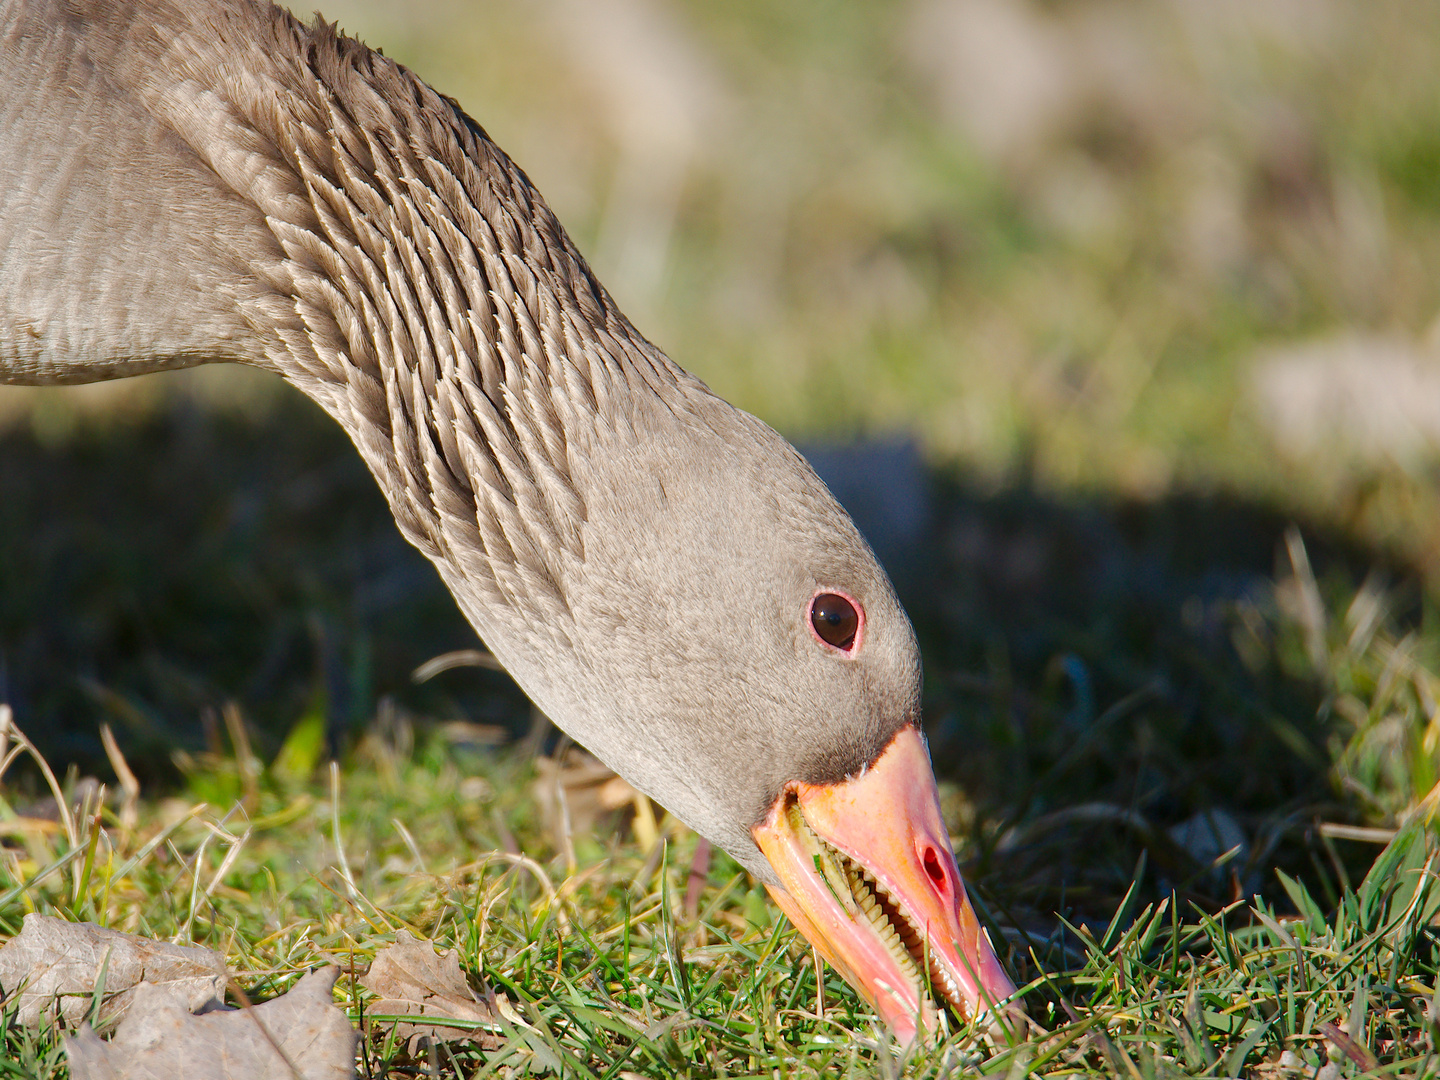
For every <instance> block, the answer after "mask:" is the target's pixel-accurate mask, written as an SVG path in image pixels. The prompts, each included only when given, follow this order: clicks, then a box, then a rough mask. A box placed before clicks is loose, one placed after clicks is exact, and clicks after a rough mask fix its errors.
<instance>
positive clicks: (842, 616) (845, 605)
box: [810, 593, 860, 652]
mask: <svg viewBox="0 0 1440 1080" xmlns="http://www.w3.org/2000/svg"><path fill="white" fill-rule="evenodd" d="M810 625H811V626H813V627H814V628H815V635H816V636H817V637H818V638H819V639H820V640H821V641H823V642H825V644H827V645H833V646H835V648H837V649H839V650H841V651H842V652H849V651H850V650H851V649H852V648H854V647H855V635H856V634H858V633H859V632H860V613H859V612H858V611H856V610H855V605H854V604H852V603H851V602H850V601H849V600H847V599H846V598H845V597H843V596H841V595H839V594H838V593H820V594H819V595H818V596H816V597H815V599H814V600H811V601H810Z"/></svg>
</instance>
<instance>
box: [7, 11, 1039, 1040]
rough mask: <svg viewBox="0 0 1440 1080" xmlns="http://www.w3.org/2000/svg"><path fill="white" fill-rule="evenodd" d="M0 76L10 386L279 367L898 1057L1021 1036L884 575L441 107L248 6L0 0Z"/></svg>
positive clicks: (360, 48) (408, 533)
mask: <svg viewBox="0 0 1440 1080" xmlns="http://www.w3.org/2000/svg"><path fill="white" fill-rule="evenodd" d="M0 88H3V90H0V381H3V382H7V383H29V384H58V383H82V382H88V381H92V380H97V379H113V378H119V377H122V376H128V375H135V374H139V373H142V372H150V371H158V370H162V369H173V368H183V367H187V366H191V365H196V364H202V363H211V362H235V363H240V364H249V365H254V366H255V367H258V368H263V369H267V370H269V371H272V372H277V373H279V374H280V375H281V376H283V377H284V379H286V380H287V381H289V382H290V383H292V384H293V385H294V386H295V387H296V388H298V389H299V390H300V391H301V392H303V393H305V394H308V395H309V396H310V397H311V398H313V399H314V400H315V401H316V402H317V403H319V405H320V406H321V407H322V408H323V409H324V410H325V411H326V412H327V413H329V415H330V416H332V417H333V418H334V419H335V420H336V421H337V422H338V423H339V424H340V425H341V426H342V427H343V428H344V429H345V431H346V432H347V433H348V434H349V436H350V438H351V439H352V440H353V442H354V444H355V447H356V449H357V450H358V451H359V453H360V455H361V456H362V457H363V459H364V461H365V463H366V465H367V466H368V467H369V469H370V471H371V473H372V474H373V475H374V477H375V479H376V481H377V482H378V484H379V486H380V488H381V490H382V491H383V492H384V494H385V497H386V499H387V500H388V502H389V505H390V508H391V510H392V511H393V513H394V516H395V521H396V524H397V525H398V526H399V529H400V531H401V532H402V533H403V534H404V536H405V538H406V539H407V540H408V541H409V542H410V543H411V544H413V545H415V547H417V548H418V549H419V550H420V551H421V552H423V553H424V554H425V555H426V556H427V557H428V558H429V559H430V561H431V562H432V563H434V565H435V568H436V569H437V570H438V571H439V574H440V576H441V578H442V579H443V580H444V582H445V584H446V585H447V586H448V587H449V589H450V591H451V593H452V594H453V595H454V597H455V600H456V602H457V603H458V604H459V606H460V608H461V609H462V611H463V612H464V614H465V615H466V617H467V618H468V619H469V621H470V623H471V624H472V625H473V626H474V628H475V630H476V631H477V633H478V634H479V636H480V638H481V639H483V641H484V643H485V644H486V646H487V647H488V648H489V649H490V651H491V652H492V653H493V654H494V655H495V657H496V658H497V659H498V660H499V662H500V663H501V664H503V665H504V667H505V668H506V669H507V670H508V671H509V672H510V673H511V675H512V676H513V677H514V678H515V680H516V682H517V683H518V684H519V685H520V686H521V687H522V688H523V689H524V690H525V692H526V693H527V694H528V695H529V696H530V698H531V699H532V700H533V701H534V702H535V704H536V705H537V706H538V707H539V708H540V709H541V710H543V711H544V713H545V714H546V715H548V716H549V717H550V718H551V719H553V720H554V722H555V723H556V724H557V725H558V726H559V727H560V728H561V729H563V730H564V731H565V732H567V733H568V734H569V735H570V736H572V737H573V738H574V739H575V740H576V741H577V742H578V743H580V744H581V745H583V746H585V747H587V748H589V749H590V750H591V751H592V752H593V753H594V754H596V755H597V756H598V757H599V758H600V759H601V760H602V761H604V762H605V763H606V764H608V765H609V766H610V767H611V768H613V769H615V770H616V771H617V772H618V773H619V774H620V775H621V776H623V777H625V778H626V779H627V780H628V781H629V782H630V783H631V784H632V785H634V786H635V787H636V788H637V789H639V790H640V791H642V792H644V793H645V794H647V795H649V796H650V797H652V798H653V799H655V800H656V801H657V802H658V803H659V804H660V805H662V806H664V807H666V808H667V809H668V810H669V811H670V812H671V813H673V814H674V815H676V816H677V817H678V818H679V819H680V820H681V821H683V822H685V823H686V824H687V825H689V826H690V827H691V828H693V829H694V830H695V831H696V832H697V833H699V834H700V835H701V836H703V837H706V838H708V839H709V840H710V841H711V842H713V843H714V844H716V845H718V846H719V847H721V848H722V849H724V850H725V851H727V852H729V853H730V854H731V855H732V856H734V858H735V859H736V860H738V862H739V863H740V864H741V865H743V866H744V867H746V868H747V869H748V870H749V871H750V872H751V873H752V874H754V875H755V877H756V878H757V879H759V880H760V881H761V882H763V883H764V884H765V885H766V886H767V887H768V889H769V891H770V893H771V895H772V896H773V897H774V899H775V900H776V902H777V903H778V904H779V906H780V907H781V908H782V909H783V910H784V912H785V913H786V914H787V915H788V917H789V918H790V920H791V921H792V922H793V923H794V925H795V926H796V927H797V928H798V929H799V930H800V932H801V933H803V934H804V935H805V936H806V937H807V938H808V939H809V940H810V941H811V942H812V943H813V945H814V946H815V948H816V950H817V951H818V952H819V954H820V955H822V956H824V957H825V958H826V959H827V960H828V961H829V962H830V964H831V965H833V966H834V967H835V968H836V969H837V970H838V971H839V972H840V974H841V975H842V976H843V977H844V978H845V979H847V980H848V981H849V982H850V983H851V984H853V985H854V986H855V988H856V989H857V990H858V992H859V993H860V994H861V995H862V996H863V997H864V998H866V999H867V1000H868V1001H869V1002H870V1003H871V1004H872V1005H873V1006H874V1008H875V1009H876V1011H877V1012H878V1013H879V1015H880V1017H881V1018H882V1020H883V1021H884V1022H885V1023H886V1024H888V1025H889V1027H890V1028H891V1029H892V1031H893V1032H894V1033H895V1035H896V1036H897V1037H898V1038H899V1039H901V1040H902V1041H909V1040H911V1039H914V1038H916V1037H918V1036H919V1034H920V1033H921V1032H922V1031H927V1030H933V1029H934V1027H935V1025H936V1022H937V1017H938V1010H939V1009H940V1008H943V1007H946V1006H948V1007H949V1008H950V1009H951V1010H953V1011H954V1012H955V1013H956V1014H958V1016H959V1017H960V1018H961V1019H963V1020H966V1021H971V1022H975V1023H977V1024H979V1025H981V1030H989V1031H991V1032H992V1033H993V1032H994V1031H995V1030H996V1028H1003V1029H1005V1030H1006V1031H1007V1032H1009V1033H1010V1035H1012V1036H1013V1034H1014V1031H1016V1030H1018V1028H1017V1027H1016V1026H1015V1025H1014V1024H1011V1023H1009V1022H1008V1021H1012V1020H1018V1019H1023V1010H1022V1009H1021V1008H1020V1006H1019V1005H1018V1004H1016V1003H1015V1002H1014V997H1015V987H1014V985H1013V984H1012V982H1011V980H1010V978H1009V977H1008V975H1007V974H1006V972H1005V969H1004V967H1003V966H1002V964H1001V963H1000V961H999V959H998V958H997V956H996V953H995V950H994V948H993V947H992V944H991V942H990V939H989V937H988V936H987V934H986V932H985V931H984V929H983V928H982V927H981V925H980V923H979V921H978V919H977V917H976V914H975V911H974V908H973V907H972V905H971V903H970V901H969V899H968V897H967V895H966V891H965V886H964V883H963V882H962V880H961V876H960V873H959V870H958V868H957V866H956V862H955V857H954V854H953V852H952V849H951V844H950V840H949V836H948V833H947V830H946V828H945V825H944V821H943V819H942V816H941V813H940V808H939V800H938V796H937V791H936V784H935V779H934V774H933V772H932V769H931V763H930V759H929V755H928V750H927V748H926V745H925V740H924V737H923V735H922V734H921V729H920V685H921V684H920V659H919V651H918V648H917V645H916V641H915V635H914V632H913V630H912V629H911V625H910V622H909V620H908V618H907V617H906V615H905V612H904V611H903V610H902V608H901V606H900V603H899V601H898V600H897V599H896V597H895V593H894V591H893V589H892V588H891V585H890V582H889V580H888V579H887V577H886V575H885V572H884V571H883V570H882V569H881V567H880V566H879V564H878V563H877V561H876V559H875V557H874V555H873V554H872V553H871V550H870V548H869V547H868V546H867V544H866V542H865V540H864V539H863V538H862V537H861V535H860V533H859V532H858V531H857V530H856V528H855V526H854V525H853V524H852V522H851V520H850V518H849V517H848V516H847V515H846V513H845V512H844V511H843V510H842V509H841V508H840V506H839V505H838V504H837V503H836V501H835V499H834V498H833V497H832V496H831V494H830V492H829V491H828V490H827V489H826V487H825V485H824V484H823V483H822V482H821V481H820V479H819V478H818V477H817V476H816V474H815V472H814V471H813V470H812V469H811V468H810V466H809V465H808V464H807V463H806V461H805V460H804V458H802V457H801V455H800V454H799V453H798V452H797V451H796V450H795V449H794V448H793V447H791V446H790V444H789V443H787V442H786V441H785V440H784V439H783V438H781V436H779V435H778V434H776V433H775V432H774V431H773V430H771V429H770V428H769V427H767V426H766V425H765V424H764V423H762V422H761V421H760V420H758V419H756V418H755V417H753V416H751V415H749V414H747V413H745V412H742V411H740V410H738V409H736V408H734V407H732V406H731V405H729V404H728V403H726V402H724V401H722V400H721V399H720V398H718V397H717V396H715V395H714V394H712V393H711V392H710V391H709V390H708V389H707V388H706V386H705V385H704V384H703V383H702V382H700V381H699V380H698V379H696V378H695V377H693V376H691V375H690V374H688V373H687V372H685V371H684V370H682V369H681V368H680V367H678V366H677V365H676V364H674V363H672V362H671V360H670V359H669V358H668V357H666V356H665V355H664V354H663V353H662V352H661V351H660V350H659V349H657V348H656V347H655V346H654V345H652V344H651V343H650V342H649V341H647V340H646V339H645V338H644V337H642V336H641V334H640V333H639V332H638V331H637V330H636V329H635V328H634V327H633V326H632V325H631V324H630V322H629V321H628V320H627V319H626V318H625V316H624V315H623V314H621V312H620V311H619V309H618V308H617V307H616V305H615V302H614V300H613V299H612V298H611V296H610V295H609V293H607V292H606V290H605V288H604V287H603V286H602V285H601V284H600V282H599V281H597V280H596V278H595V276H594V274H593V273H592V272H591V270H590V268H589V267H588V266H587V265H586V262H585V260H584V259H583V258H582V257H581V255H580V253H579V252H578V251H577V250H576V248H575V245H574V244H573V243H572V242H571V240H570V238H569V237H568V236H567V235H566V233H565V230H564V229H563V228H561V226H560V223H559V222H558V221H557V220H556V218H555V216H554V215H553V214H552V213H551V211H550V209H549V207H548V206H547V205H546V204H545V202H544V200H542V199H541V197H540V195H539V194H538V193H537V192H536V190H535V189H534V187H533V186H532V185H531V183H530V181H529V179H528V178H527V177H526V175H525V174H524V173H523V172H522V171H521V170H520V169H519V168H518V167H517V166H516V165H515V164H514V163H513V162H512V161H511V160H510V159H509V158H508V157H507V156H506V155H505V154H504V153H503V152H502V151H501V150H500V149H499V147H497V146H496V145H495V144H494V143H493V142H492V141H491V140H490V139H489V137H488V136H487V135H486V133H485V131H484V130H483V129H482V128H481V127H480V126H479V125H478V124H476V123H475V122H474V121H473V120H471V119H470V118H469V117H468V116H467V115H466V114H465V113H464V112H463V111H461V109H460V107H459V106H458V105H457V104H456V103H455V102H454V101H452V100H450V99H449V98H446V97H444V96H442V95H440V94H438V93H436V92H435V91H434V90H432V89H431V88H430V87H429V86H427V85H426V84H425V83H424V82H422V81H421V80H420V79H419V78H417V77H416V76H415V75H414V74H412V73H411V72H410V71H409V70H408V69H406V68H405V67H402V66H401V65H399V64H396V63H394V62H392V61H391V60H389V59H387V58H385V57H384V56H383V55H381V54H380V53H378V52H374V51H372V50H370V49H369V48H367V47H366V46H364V45H363V44H361V43H360V42H358V41H355V40H352V39H350V38H348V37H345V36H344V35H342V34H341V33H340V32H339V31H338V29H337V28H336V27H335V26H333V25H330V24H327V23H326V22H325V21H323V20H322V19H321V18H320V17H319V16H317V17H316V19H315V21H314V23H313V24H310V25H307V24H304V23H302V22H301V21H299V20H297V19H296V18H295V17H294V16H293V15H291V14H290V13H289V12H287V11H285V10H283V9H281V8H279V7H276V6H273V5H272V4H270V3H267V2H257V0H0Z"/></svg>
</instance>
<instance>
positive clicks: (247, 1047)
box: [65, 967, 356, 1080]
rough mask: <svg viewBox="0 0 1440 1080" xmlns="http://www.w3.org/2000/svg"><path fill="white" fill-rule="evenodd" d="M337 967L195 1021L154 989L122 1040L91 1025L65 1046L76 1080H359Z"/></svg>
mask: <svg viewBox="0 0 1440 1080" xmlns="http://www.w3.org/2000/svg"><path fill="white" fill-rule="evenodd" d="M339 975H340V969H339V968H337V967H329V968H322V969H321V970H319V971H312V972H311V973H310V974H308V975H306V976H305V977H304V978H303V979H301V980H300V981H299V982H298V983H296V984H295V986H294V987H293V988H292V989H291V990H290V992H289V993H288V994H284V995H282V996H280V997H278V998H274V999H273V1000H271V1001H266V1002H263V1003H262V1004H259V1005H255V1006H253V1007H251V1008H248V1009H217V1010H215V1011H213V1012H207V1013H204V1014H202V1015H200V1016H193V1015H191V1013H190V1012H189V1011H188V1010H187V1009H185V1008H184V1007H183V1006H181V1005H180V1004H179V1003H178V1002H177V1001H176V1000H175V999H174V998H173V997H172V996H170V995H169V994H167V993H165V992H164V991H163V990H161V989H160V988H158V987H153V986H150V985H149V984H148V983H146V984H142V985H141V986H139V987H137V988H136V991H135V1000H134V1002H133V1003H132V1004H131V1006H130V1012H129V1014H128V1015H127V1016H126V1017H125V1020H124V1022H123V1023H122V1024H121V1025H120V1027H119V1029H118V1030H117V1031H116V1032H115V1038H114V1039H113V1040H111V1041H110V1042H108V1043H107V1042H105V1041H104V1040H102V1039H101V1038H100V1036H98V1035H97V1034H95V1032H94V1031H92V1030H91V1029H90V1027H89V1026H88V1025H83V1026H82V1027H81V1028H80V1030H79V1032H78V1033H76V1034H75V1035H73V1036H66V1038H65V1052H66V1054H67V1055H69V1058H70V1075H71V1077H72V1078H73V1080H177V1078H183V1080H297V1078H299V1080H352V1078H353V1077H354V1076H355V1040H356V1035H355V1029H354V1028H353V1027H351V1025H350V1020H349V1018H348V1017H347V1016H346V1015H345V1012H344V1010H342V1009H340V1008H339V1007H337V1006H336V1004H335V1000H334V997H333V996H332V991H333V990H334V988H335V980H336V979H337V978H338V977H339Z"/></svg>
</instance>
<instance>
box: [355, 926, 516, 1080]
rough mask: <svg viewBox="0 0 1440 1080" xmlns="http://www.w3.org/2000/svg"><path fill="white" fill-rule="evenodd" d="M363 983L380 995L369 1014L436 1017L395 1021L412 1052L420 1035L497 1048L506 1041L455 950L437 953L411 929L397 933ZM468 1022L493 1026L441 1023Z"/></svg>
mask: <svg viewBox="0 0 1440 1080" xmlns="http://www.w3.org/2000/svg"><path fill="white" fill-rule="evenodd" d="M360 985H361V986H363V987H365V989H366V990H369V991H370V992H371V993H372V994H374V995H375V996H376V998H377V999H378V1000H377V1001H374V1002H372V1003H371V1004H370V1005H369V1006H368V1007H367V1009H366V1012H368V1013H370V1014H371V1015H374V1016H414V1017H425V1018H433V1019H431V1022H430V1023H405V1022H398V1023H396V1024H395V1033H396V1035H397V1036H399V1037H400V1038H402V1039H406V1040H408V1041H409V1044H410V1052H411V1054H412V1056H413V1054H414V1052H415V1049H416V1046H417V1043H418V1041H419V1039H421V1038H426V1037H428V1038H430V1039H434V1040H436V1041H437V1042H444V1041H451V1042H453V1041H458V1040H465V1041H471V1042H478V1043H479V1044H480V1045H481V1046H482V1047H484V1048H485V1049H488V1050H493V1049H495V1048H496V1047H498V1046H499V1045H500V1043H501V1042H502V1040H501V1038H500V1037H499V1036H498V1035H497V1034H496V1033H495V1030H494V1026H495V1025H497V1018H496V1013H495V1010H494V1009H493V1008H492V1007H491V1006H490V1005H489V1004H488V1003H487V1002H486V1001H485V1000H484V999H482V998H480V997H479V996H478V995H477V994H476V993H475V991H473V990H471V989H470V984H469V983H468V982H466V981H465V973H464V972H463V971H461V970H460V955H459V953H458V952H457V951H456V950H454V949H451V950H450V951H449V952H446V953H443V954H440V955H438V956H437V955H436V953H435V947H434V944H433V943H432V942H429V941H423V940H421V939H420V938H417V937H416V936H415V935H414V934H411V933H410V932H409V931H407V930H401V931H400V932H399V933H398V934H397V935H396V940H395V944H394V945H391V946H390V947H389V948H386V949H382V950H381V951H380V952H379V954H378V955H376V957H375V962H374V963H373V964H371V965H370V971H369V973H368V974H366V975H364V976H363V977H362V978H361V979H360ZM443 1020H464V1021H471V1022H474V1023H482V1024H487V1025H492V1027H491V1029H489V1030H484V1029H476V1028H473V1027H470V1026H468V1025H466V1026H459V1025H454V1024H449V1025H447V1024H444V1023H441V1022H438V1021H443Z"/></svg>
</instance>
